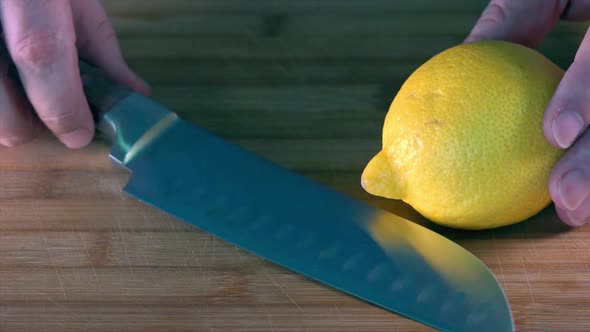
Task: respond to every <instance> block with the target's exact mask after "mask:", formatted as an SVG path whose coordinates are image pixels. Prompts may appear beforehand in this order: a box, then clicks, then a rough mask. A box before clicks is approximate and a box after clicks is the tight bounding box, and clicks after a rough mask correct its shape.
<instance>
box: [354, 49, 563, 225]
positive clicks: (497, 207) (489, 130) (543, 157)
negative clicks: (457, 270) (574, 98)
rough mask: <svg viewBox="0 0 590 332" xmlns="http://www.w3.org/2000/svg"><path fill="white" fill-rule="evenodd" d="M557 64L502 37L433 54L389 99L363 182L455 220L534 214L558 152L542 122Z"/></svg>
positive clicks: (509, 220)
mask: <svg viewBox="0 0 590 332" xmlns="http://www.w3.org/2000/svg"><path fill="white" fill-rule="evenodd" d="M563 73H564V72H563V70H562V69H561V68H559V67H558V66H557V65H555V64H554V63H553V62H551V61H550V60H548V59H547V58H546V57H544V56H543V55H542V54H540V53H539V52H537V51H535V50H533V49H530V48H527V47H524V46H521V45H518V44H514V43H510V42H504V41H483V42H477V43H468V44H461V45H457V46H454V47H451V48H449V49H447V50H445V51H443V52H441V53H439V54H436V55H435V56H434V57H432V58H431V59H430V60H428V61H427V62H425V63H424V64H423V65H421V66H420V67H419V68H418V69H416V71H414V72H413V73H412V74H411V75H410V77H408V79H407V80H406V81H405V82H404V84H403V85H402V87H401V88H400V90H399V91H398V93H397V95H396V96H395V98H394V100H393V102H392V103H391V106H390V108H389V110H388V113H387V115H386V117H385V122H384V124H383V133H382V135H383V136H382V140H383V141H382V147H381V150H380V152H379V153H378V154H377V155H375V156H374V157H373V158H372V159H371V160H370V161H369V162H368V164H367V166H366V167H365V169H364V171H363V174H362V177H361V183H362V186H363V188H364V189H365V190H366V191H367V192H368V193H370V194H372V195H376V196H381V197H386V198H391V199H401V200H403V201H404V202H406V203H408V204H409V205H411V206H412V207H413V208H414V209H415V210H416V211H418V212H419V213H420V214H422V215H423V216H424V217H426V218H428V219H430V220H431V221H433V222H436V223H438V224H441V225H445V226H449V227H453V228H461V229H489V228H496V227H500V226H505V225H509V224H514V223H517V222H520V221H523V220H525V219H528V218H529V217H531V216H533V215H535V214H536V213H538V212H539V211H540V210H542V209H543V208H545V207H546V206H547V205H548V204H549V203H550V200H551V199H550V196H549V192H548V189H547V181H548V178H549V174H550V172H551V169H552V167H553V165H554V164H555V162H556V161H557V160H558V159H559V158H560V156H561V155H562V154H563V150H559V149H556V148H554V147H552V146H551V145H550V144H549V143H548V142H547V140H546V139H545V137H544V136H543V130H542V121H543V114H544V111H545V107H546V106H547V103H548V102H549V100H550V98H551V96H552V95H553V93H554V92H555V89H556V88H557V85H558V83H559V81H560V79H561V78H562V76H563Z"/></svg>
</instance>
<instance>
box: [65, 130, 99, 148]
mask: <svg viewBox="0 0 590 332" xmlns="http://www.w3.org/2000/svg"><path fill="white" fill-rule="evenodd" d="M60 139H61V141H62V142H63V143H64V144H65V145H66V146H67V147H68V148H70V149H78V148H81V147H84V146H86V145H88V143H90V140H91V139H92V132H91V131H90V130H88V129H86V128H79V129H76V130H74V131H72V132H69V133H67V134H63V135H61V136H60Z"/></svg>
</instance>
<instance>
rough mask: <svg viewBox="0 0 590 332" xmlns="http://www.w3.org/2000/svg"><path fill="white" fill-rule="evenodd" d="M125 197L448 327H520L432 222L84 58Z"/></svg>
mask: <svg viewBox="0 0 590 332" xmlns="http://www.w3.org/2000/svg"><path fill="white" fill-rule="evenodd" d="M80 73H81V75H82V81H83V83H84V92H85V94H86V96H87V99H88V101H89V104H90V106H91V108H92V110H93V112H94V113H95V118H96V121H97V127H98V130H99V131H100V132H102V133H104V134H106V135H107V136H108V137H109V138H110V141H111V142H112V144H113V146H112V150H111V152H110V154H109V156H110V158H111V159H112V160H113V161H114V162H115V163H116V164H118V165H120V166H121V167H124V168H126V169H127V170H128V171H129V172H130V173H131V176H130V180H129V182H128V183H127V184H126V185H125V186H124V188H122V190H123V191H124V192H125V193H127V194H128V195H130V196H131V197H134V198H135V199H137V200H139V201H141V202H143V203H145V204H147V205H150V206H153V207H155V208H157V209H160V210H162V211H164V212H166V213H168V214H169V215H171V216H174V217H176V218H178V219H179V220H182V221H184V222H186V223H188V224H190V225H192V226H194V227H196V228H197V229H200V230H202V231H205V232H208V233H210V234H212V235H214V236H216V237H218V238H220V239H223V240H225V241H227V242H229V243H232V244H234V245H236V246H238V247H240V248H242V249H244V250H246V251H248V252H251V253H253V254H255V255H257V256H259V257H261V258H263V259H266V260H268V261H270V262H273V263H275V264H278V265H279V266H282V267H284V268H287V269H289V270H291V271H293V272H295V273H299V274H301V275H303V276H305V277H307V278H309V279H310V280H314V281H316V282H319V283H321V284H324V285H327V286H330V287H332V288H334V289H336V290H339V291H341V292H343V293H346V294H349V295H351V296H355V297H357V298H359V299H362V300H364V301H366V302H368V303H371V304H373V305H376V306H378V307H381V308H383V309H386V310H389V311H391V312H392V313H394V314H398V315H401V316H404V317H406V318H409V319H413V320H415V321H417V322H420V323H422V324H424V325H426V326H430V327H432V328H435V329H438V330H441V331H473V330H477V331H479V332H485V331H495V332H497V331H513V330H514V322H513V317H512V313H511V310H510V306H509V303H508V301H507V298H506V296H505V294H504V292H503V290H502V288H501V286H500V285H499V284H498V282H497V280H496V279H495V277H494V275H493V274H492V273H491V272H490V270H489V269H488V268H487V267H486V266H485V265H484V264H483V263H482V262H481V261H480V260H478V259H477V258H476V257H475V256H474V255H473V254H471V253H470V252H469V251H467V250H465V249H464V248H462V247H461V246H459V245H458V244H456V243H454V242H452V241H450V240H448V239H446V238H445V237H443V236H441V235H439V234H438V233H435V232H433V231H431V230H429V229H427V228H426V227H423V226H420V225H418V224H416V223H413V222H411V221H409V220H406V219H404V218H402V217H400V216H397V215H394V214H392V213H389V212H387V211H384V210H380V209H377V208H375V207H373V206H370V205H369V204H367V203H365V202H362V201H359V200H356V199H353V198H351V197H349V196H347V195H344V194H342V193H340V192H337V191H335V190H332V189H331V188H328V187H326V186H324V185H321V184H319V183H317V182H314V181H312V180H310V179H308V178H307V177H304V176H302V175H300V174H297V173H295V172H292V171H290V170H288V169H286V168H284V167H281V166H280V165H277V164H275V163H273V162H271V161H269V160H267V159H265V158H263V157H261V156H259V155H257V154H255V153H252V152H250V151H248V150H245V149H243V148H242V147H240V146H238V145H236V144H234V143H231V142H229V141H227V140H224V139H223V138H221V137H218V136H216V135H214V134H212V133H211V132H209V131H207V130H206V129H204V128H201V127H198V126H197V125H195V124H193V123H189V122H188V121H186V120H184V119H182V118H180V117H179V116H178V115H177V114H176V113H174V112H173V111H171V110H169V109H168V108H166V107H165V106H164V105H162V104H160V103H158V102H157V101H155V100H153V99H150V98H148V97H146V96H143V95H140V94H138V93H134V92H133V91H131V90H129V89H127V88H125V87H123V86H120V85H118V84H117V83H115V82H113V81H112V80H110V79H109V78H108V77H107V76H106V75H105V74H104V73H103V72H102V71H101V70H99V69H98V68H97V67H94V66H92V65H91V64H89V63H86V62H84V61H80Z"/></svg>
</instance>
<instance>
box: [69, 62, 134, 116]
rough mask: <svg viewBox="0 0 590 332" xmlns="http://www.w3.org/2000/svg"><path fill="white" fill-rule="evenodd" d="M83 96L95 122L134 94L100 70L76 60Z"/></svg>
mask: <svg viewBox="0 0 590 332" xmlns="http://www.w3.org/2000/svg"><path fill="white" fill-rule="evenodd" d="M78 65H79V68H80V76H81V78H82V85H83V88H84V94H85V95H86V99H87V100H88V104H89V105H90V109H91V111H92V115H93V116H94V120H95V122H100V121H101V120H102V119H103V116H104V115H105V114H106V113H108V112H109V111H110V110H112V108H113V106H114V105H115V104H117V103H118V102H120V101H121V100H123V99H125V98H127V97H129V96H130V95H131V94H133V93H134V91H133V90H131V89H130V88H127V87H125V86H123V85H121V84H119V83H117V82H115V81H114V80H112V79H111V78H109V76H108V75H107V74H106V73H105V72H104V71H103V70H102V69H100V68H98V67H96V66H93V65H91V64H90V63H88V62H86V61H84V60H82V59H78Z"/></svg>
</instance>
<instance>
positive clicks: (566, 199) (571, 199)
mask: <svg viewBox="0 0 590 332" xmlns="http://www.w3.org/2000/svg"><path fill="white" fill-rule="evenodd" d="M585 180H586V176H585V174H584V173H583V172H582V171H581V170H579V169H573V170H571V171H569V172H567V173H566V174H565V175H564V176H563V177H562V178H561V180H560V181H559V184H558V192H559V197H560V199H561V202H562V203H563V205H564V206H565V208H567V209H568V210H570V211H573V210H575V209H577V208H578V207H579V206H580V205H581V204H582V202H584V200H586V198H587V197H588V190H587V188H586V187H585V186H584V183H585Z"/></svg>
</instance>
